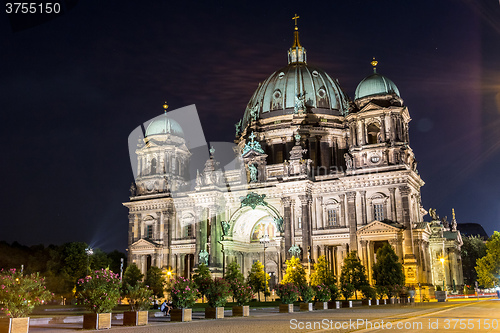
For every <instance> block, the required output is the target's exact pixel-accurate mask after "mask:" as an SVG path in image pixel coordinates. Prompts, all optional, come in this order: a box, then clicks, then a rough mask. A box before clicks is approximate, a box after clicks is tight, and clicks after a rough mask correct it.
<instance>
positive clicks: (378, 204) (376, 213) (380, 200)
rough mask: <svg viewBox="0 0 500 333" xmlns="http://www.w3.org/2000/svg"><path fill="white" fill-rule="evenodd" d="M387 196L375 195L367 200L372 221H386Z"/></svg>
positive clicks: (382, 194)
mask: <svg viewBox="0 0 500 333" xmlns="http://www.w3.org/2000/svg"><path fill="white" fill-rule="evenodd" d="M388 198H389V197H388V196H387V195H385V194H384V193H380V192H378V193H375V194H374V195H372V196H371V197H370V199H369V203H370V206H371V211H372V217H373V220H376V221H383V220H385V219H387V201H388Z"/></svg>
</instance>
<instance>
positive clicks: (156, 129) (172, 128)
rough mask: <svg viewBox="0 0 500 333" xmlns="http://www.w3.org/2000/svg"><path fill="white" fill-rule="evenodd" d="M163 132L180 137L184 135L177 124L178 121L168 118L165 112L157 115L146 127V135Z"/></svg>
mask: <svg viewBox="0 0 500 333" xmlns="http://www.w3.org/2000/svg"><path fill="white" fill-rule="evenodd" d="M165 134H172V135H175V136H179V137H181V138H183V137H184V132H183V131H182V127H181V125H179V123H178V122H176V121H175V120H173V119H170V118H168V117H167V112H165V113H164V114H163V115H161V116H159V117H156V118H155V119H154V120H153V121H152V122H151V123H150V124H149V125H148V128H147V129H146V137H148V136H152V135H165Z"/></svg>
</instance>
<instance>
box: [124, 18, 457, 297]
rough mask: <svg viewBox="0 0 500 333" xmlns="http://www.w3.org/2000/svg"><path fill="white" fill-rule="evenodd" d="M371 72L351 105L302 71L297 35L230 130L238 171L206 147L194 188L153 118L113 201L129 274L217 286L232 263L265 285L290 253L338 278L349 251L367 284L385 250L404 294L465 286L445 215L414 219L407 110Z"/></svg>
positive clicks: (172, 140) (417, 210)
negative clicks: (199, 274)
mask: <svg viewBox="0 0 500 333" xmlns="http://www.w3.org/2000/svg"><path fill="white" fill-rule="evenodd" d="M372 65H373V73H370V74H369V75H368V76H367V77H365V78H364V79H362V80H361V81H360V83H359V85H358V86H357V88H356V91H355V93H354V100H351V99H350V98H349V97H348V95H347V94H346V93H345V92H344V91H343V90H342V88H341V86H340V85H339V83H338V81H337V80H336V79H333V78H332V77H331V76H330V75H328V74H327V73H326V72H325V71H323V70H322V69H320V68H317V67H314V66H310V65H309V64H308V62H307V52H306V49H305V48H304V47H303V46H302V45H301V43H300V41H299V31H298V28H297V26H295V31H294V41H293V45H292V47H291V48H290V49H289V50H288V64H287V65H286V66H284V67H282V68H280V69H278V70H277V71H275V72H274V73H273V74H271V75H270V76H269V77H268V78H267V79H266V80H264V81H263V83H261V84H260V85H259V87H258V88H257V90H256V91H255V93H254V94H253V96H252V97H251V98H250V101H249V102H248V105H247V107H246V110H245V111H244V113H243V117H242V118H241V120H240V121H239V122H238V123H237V124H236V138H235V147H234V148H235V149H234V151H235V153H236V156H237V158H236V160H237V161H238V165H237V167H235V168H234V169H232V170H222V169H221V168H220V166H219V165H218V162H217V158H216V157H217V155H216V152H214V150H213V149H211V151H210V158H209V159H208V160H207V161H206V163H205V166H204V168H203V170H199V171H198V173H197V175H196V183H195V184H194V186H191V187H190V186H189V177H190V175H189V172H188V171H187V170H188V169H189V163H190V159H191V157H192V156H191V152H190V151H189V149H188V148H187V146H186V140H187V138H185V137H184V132H183V129H182V128H181V126H180V125H179V123H178V122H176V121H174V120H173V119H171V118H169V116H168V113H165V114H164V115H163V116H161V117H158V118H156V119H155V120H153V121H152V122H151V123H150V124H149V126H148V127H147V129H146V132H145V137H144V139H143V140H142V142H141V143H140V145H139V147H138V148H137V150H136V154H137V160H138V170H137V177H136V180H135V183H134V184H132V188H131V197H130V201H129V202H126V203H124V205H125V206H126V207H127V208H128V209H129V232H128V235H129V237H128V260H129V263H130V262H134V263H136V264H137V265H138V266H139V268H140V269H141V271H142V272H143V273H145V272H146V271H147V269H148V268H149V267H151V266H157V267H160V268H164V269H166V270H171V271H172V272H173V273H174V274H178V275H182V276H186V277H188V276H190V274H191V272H192V271H193V269H194V268H195V267H197V265H199V264H200V263H202V262H203V263H206V264H207V265H208V266H209V267H210V269H211V270H212V271H213V272H214V274H221V275H222V274H223V273H224V268H225V266H226V265H227V264H228V263H229V262H231V261H237V262H238V264H239V265H240V267H241V269H242V272H244V274H245V275H246V273H247V272H248V271H249V270H250V267H251V266H252V264H253V263H254V262H255V261H256V260H259V261H261V262H262V263H264V264H265V270H266V272H267V273H268V274H270V275H271V287H272V285H273V284H274V283H277V282H279V281H280V280H281V279H282V278H283V275H284V271H285V261H286V260H287V259H289V258H290V257H291V256H292V255H294V256H299V257H300V258H301V259H302V261H303V263H304V264H305V265H306V267H307V265H308V264H309V263H310V264H311V268H313V263H314V262H315V261H316V260H317V258H318V257H319V256H321V255H324V256H325V257H326V259H327V261H328V263H329V266H330V268H331V269H332V270H333V271H334V272H335V274H337V275H340V270H341V267H342V263H343V259H344V258H345V257H346V255H347V253H348V252H349V251H357V253H358V256H359V258H360V259H361V261H362V263H363V264H364V266H365V267H366V272H367V275H368V278H369V281H371V282H373V281H372V266H373V264H374V263H375V262H376V252H377V250H378V249H379V248H380V247H381V246H383V245H384V244H385V243H389V244H390V245H392V247H393V248H394V250H395V252H396V253H397V255H398V256H399V258H400V261H401V263H402V264H403V267H404V271H405V276H406V284H407V285H412V286H417V285H418V284H420V285H421V286H425V287H426V288H428V290H429V291H431V292H432V291H433V290H434V286H436V285H441V286H442V285H448V287H449V288H450V289H451V288H452V286H457V287H458V286H460V285H462V284H463V277H462V265H461V258H460V247H461V245H462V241H461V236H460V232H459V231H457V229H456V220H455V217H454V216H453V220H452V221H451V222H449V223H448V222H447V221H444V222H443V221H441V220H439V218H438V217H437V215H436V213H435V211H431V213H432V214H431V218H432V221H431V222H425V221H424V216H425V215H427V211H426V210H425V209H424V208H423V207H422V204H421V195H420V188H421V187H422V186H423V185H424V182H423V180H422V179H421V178H420V175H419V174H418V171H417V163H416V160H415V156H414V153H413V150H412V148H411V145H410V136H409V123H410V120H411V118H410V113H409V110H408V107H407V106H406V105H405V104H404V102H403V99H402V98H401V94H400V92H399V89H398V88H397V86H396V85H395V84H394V82H393V81H391V80H390V79H389V78H387V77H385V76H383V75H382V74H380V73H378V72H377V69H376V66H377V62H376V61H375V60H374V61H373V62H372ZM193 177H194V175H193ZM228 188H230V191H228ZM174 193H175V195H174Z"/></svg>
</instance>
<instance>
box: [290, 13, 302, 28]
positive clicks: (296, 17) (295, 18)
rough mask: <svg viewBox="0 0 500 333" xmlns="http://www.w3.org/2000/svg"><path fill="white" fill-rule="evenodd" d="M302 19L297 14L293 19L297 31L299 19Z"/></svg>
mask: <svg viewBox="0 0 500 333" xmlns="http://www.w3.org/2000/svg"><path fill="white" fill-rule="evenodd" d="M298 18H300V16H299V15H297V14H295V16H294V17H292V20H295V29H297V19H298Z"/></svg>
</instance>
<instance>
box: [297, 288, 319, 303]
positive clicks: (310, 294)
mask: <svg viewBox="0 0 500 333" xmlns="http://www.w3.org/2000/svg"><path fill="white" fill-rule="evenodd" d="M315 294H316V293H315V292H314V289H313V288H312V287H311V286H310V285H308V284H306V285H303V286H302V287H301V288H300V297H301V298H302V302H304V303H310V302H311V301H312V299H313V298H314V295H315Z"/></svg>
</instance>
